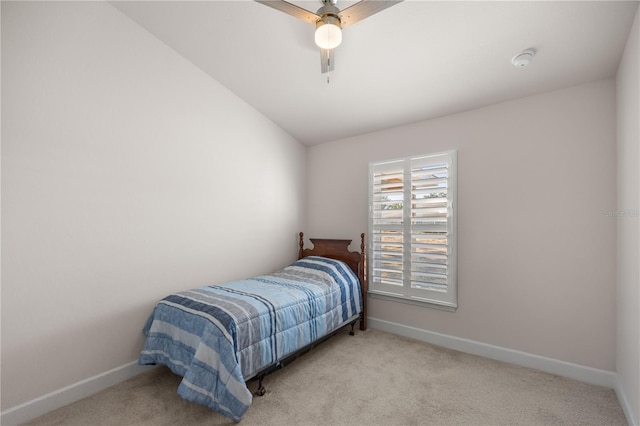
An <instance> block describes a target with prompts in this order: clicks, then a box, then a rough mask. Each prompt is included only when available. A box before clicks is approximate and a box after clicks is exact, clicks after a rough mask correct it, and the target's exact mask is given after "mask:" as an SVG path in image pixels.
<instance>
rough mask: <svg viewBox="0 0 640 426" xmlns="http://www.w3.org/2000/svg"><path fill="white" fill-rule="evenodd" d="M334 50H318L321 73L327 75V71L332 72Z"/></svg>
mask: <svg viewBox="0 0 640 426" xmlns="http://www.w3.org/2000/svg"><path fill="white" fill-rule="evenodd" d="M334 50H335V49H320V69H321V71H322V73H323V74H324V73H327V72H329V71H333V68H334V66H335V63H334V57H335V56H334V54H333V52H334Z"/></svg>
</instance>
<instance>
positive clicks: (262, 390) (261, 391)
mask: <svg viewBox="0 0 640 426" xmlns="http://www.w3.org/2000/svg"><path fill="white" fill-rule="evenodd" d="M264 376H265V375H264V374H261V375H260V377H258V389H257V390H256V395H258V396H264V394H265V393H267V390H266V389H265V388H264V386H262V379H264Z"/></svg>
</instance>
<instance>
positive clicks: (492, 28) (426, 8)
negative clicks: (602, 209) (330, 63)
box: [112, 0, 638, 145]
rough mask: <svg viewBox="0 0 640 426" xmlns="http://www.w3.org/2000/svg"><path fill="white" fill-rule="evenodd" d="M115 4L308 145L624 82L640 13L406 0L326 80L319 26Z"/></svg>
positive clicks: (242, 2) (234, 8)
mask: <svg viewBox="0 0 640 426" xmlns="http://www.w3.org/2000/svg"><path fill="white" fill-rule="evenodd" d="M292 3H295V4H296V5H298V6H301V7H304V8H306V9H308V10H311V11H314V12H315V11H316V10H317V9H318V8H319V7H320V6H321V5H322V4H321V3H320V2H319V1H318V0H309V1H292ZM353 3H355V2H354V1H339V2H338V4H337V6H338V7H339V8H341V9H343V8H345V7H348V6H349V5H351V4H353ZM112 4H113V5H114V6H115V7H116V8H118V9H119V10H120V11H122V12H123V13H124V14H126V15H128V16H129V17H130V18H131V19H132V20H134V21H135V22H137V23H138V24H140V25H141V26H142V27H144V28H146V29H147V30H148V31H149V32H151V33H152V34H154V35H155V36H156V37H157V38H159V39H160V40H161V41H163V42H164V43H166V44H167V45H168V46H170V47H171V48H173V49H174V50H175V51H177V52H178V53H179V54H181V55H183V56H184V57H185V58H187V59H188V60H189V61H191V62H192V63H193V64H195V65H196V66H197V67H199V68H201V69H202V70H203V71H204V72H206V73H207V74H209V75H210V76H211V77H213V78H214V79H216V80H217V81H219V82H220V83H222V84H223V85H224V86H226V87H227V88H228V89H229V90H231V91H232V92H234V93H235V94H236V95H238V96H239V97H241V98H242V99H244V100H245V101H246V102H247V103H249V104H251V105H252V106H253V107H255V108H256V109H257V110H259V111H261V112H262V113H263V114H264V115H265V116H267V117H269V118H270V119H271V120H272V121H274V122H275V123H277V124H278V125H279V126H281V127H282V128H283V129H284V130H286V131H287V132H288V133H290V134H291V135H292V136H294V137H295V138H297V139H298V140H299V141H300V142H302V143H304V144H307V145H313V144H318V143H323V142H328V141H333V140H338V139H342V138H345V137H349V136H354V135H358V134H363V133H367V132H371V131H376V130H379V129H382V128H387V127H393V126H398V125H402V124H406V123H410V122H415V121H421V120H425V119H430V118H434V117H438V116H442V115H446V114H451V113H455V112H459V111H464V110H469V109H473V108H478V107H481V106H484V105H489V104H492V103H496V102H501V101H505V100H508V99H513V98H517V97H522V96H527V95H531V94H535V93H540V92H544V91H549V90H554V89H558V88H562V87H567V86H571V85H576V84H580V83H584V82H588V81H593V80H597V79H601V78H606V77H611V76H614V75H615V72H616V69H617V66H618V63H619V61H620V58H621V56H622V51H623V49H624V46H625V42H626V40H627V37H628V35H629V31H630V28H631V25H632V23H633V18H634V16H635V13H636V9H637V8H638V2H637V1H620V2H618V1H588V2H582V1H489V2H485V1H468V2H464V1H420V0H414V1H411V0H405V1H403V2H401V3H399V4H397V5H394V6H392V7H390V8H388V9H385V10H383V11H381V12H379V13H378V14H375V15H373V16H370V17H368V18H366V19H365V20H363V21H361V22H358V23H356V24H354V25H352V26H349V27H348V28H345V29H344V31H343V42H342V44H341V45H340V46H339V47H338V48H337V49H336V51H335V70H334V71H333V72H331V73H329V75H328V77H329V79H327V74H321V73H320V54H319V50H318V48H317V47H316V46H315V44H314V41H313V30H314V27H313V26H312V25H310V24H308V23H306V22H303V21H301V20H298V19H295V18H293V17H292V16H289V15H287V14H284V13H282V12H280V11H277V10H274V9H272V8H269V7H267V6H264V5H262V4H260V3H257V2H254V1H250V0H235V1H193V2H191V1H139V2H137V1H115V2H112ZM527 48H533V49H535V51H536V55H535V57H534V58H533V61H532V62H531V63H530V65H529V66H527V67H524V68H516V67H514V66H513V65H512V64H511V58H512V57H513V56H514V55H516V54H517V53H519V52H520V51H522V50H524V49H527Z"/></svg>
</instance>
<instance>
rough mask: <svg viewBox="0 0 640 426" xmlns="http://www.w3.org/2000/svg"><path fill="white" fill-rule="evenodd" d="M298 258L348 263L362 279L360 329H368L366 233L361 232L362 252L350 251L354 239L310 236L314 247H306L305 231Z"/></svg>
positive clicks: (359, 278) (301, 239)
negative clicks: (321, 258)
mask: <svg viewBox="0 0 640 426" xmlns="http://www.w3.org/2000/svg"><path fill="white" fill-rule="evenodd" d="M299 237H300V240H299V243H298V244H299V246H300V248H299V250H298V259H302V258H303V257H307V256H323V257H328V258H330V259H336V260H341V261H343V262H344V263H346V264H347V265H348V266H349V267H350V268H351V270H352V271H353V272H354V273H355V274H356V276H357V277H358V280H360V290H361V291H362V317H361V320H360V330H366V329H367V287H368V285H367V255H366V251H365V241H364V238H365V235H364V233H362V234H360V252H357V251H349V244H351V241H352V240H335V239H326V238H310V240H311V243H312V244H313V248H310V249H309V248H307V249H306V248H304V233H302V232H300V234H299Z"/></svg>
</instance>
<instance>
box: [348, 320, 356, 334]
mask: <svg viewBox="0 0 640 426" xmlns="http://www.w3.org/2000/svg"><path fill="white" fill-rule="evenodd" d="M355 325H356V323H355V321H354V322H352V323H351V331H350V332H349V336H355V335H356V333H355V331H353V327H354V326H355Z"/></svg>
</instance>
